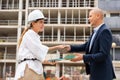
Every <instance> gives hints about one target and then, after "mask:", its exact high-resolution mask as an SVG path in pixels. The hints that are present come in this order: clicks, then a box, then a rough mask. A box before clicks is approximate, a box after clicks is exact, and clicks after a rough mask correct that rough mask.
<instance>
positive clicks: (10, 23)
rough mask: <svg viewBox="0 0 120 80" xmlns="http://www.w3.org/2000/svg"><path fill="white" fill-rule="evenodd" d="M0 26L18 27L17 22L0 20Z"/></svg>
mask: <svg viewBox="0 0 120 80" xmlns="http://www.w3.org/2000/svg"><path fill="white" fill-rule="evenodd" d="M0 25H18V20H0Z"/></svg>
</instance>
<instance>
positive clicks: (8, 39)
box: [0, 37, 17, 42]
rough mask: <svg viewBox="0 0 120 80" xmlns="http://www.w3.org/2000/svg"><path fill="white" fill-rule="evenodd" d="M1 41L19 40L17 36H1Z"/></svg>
mask: <svg viewBox="0 0 120 80" xmlns="http://www.w3.org/2000/svg"><path fill="white" fill-rule="evenodd" d="M0 42H17V37H0Z"/></svg>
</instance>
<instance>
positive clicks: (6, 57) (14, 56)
mask: <svg viewBox="0 0 120 80" xmlns="http://www.w3.org/2000/svg"><path fill="white" fill-rule="evenodd" d="M15 58H16V53H14V54H13V53H7V54H6V55H4V53H3V52H0V59H15Z"/></svg>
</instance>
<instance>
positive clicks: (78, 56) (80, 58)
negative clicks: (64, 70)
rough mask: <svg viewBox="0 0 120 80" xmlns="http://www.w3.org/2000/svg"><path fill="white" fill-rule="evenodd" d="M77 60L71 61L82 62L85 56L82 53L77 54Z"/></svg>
mask: <svg viewBox="0 0 120 80" xmlns="http://www.w3.org/2000/svg"><path fill="white" fill-rule="evenodd" d="M75 56H76V57H75V58H73V59H71V61H74V62H75V61H80V60H83V54H81V53H75Z"/></svg>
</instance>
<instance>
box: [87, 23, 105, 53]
mask: <svg viewBox="0 0 120 80" xmlns="http://www.w3.org/2000/svg"><path fill="white" fill-rule="evenodd" d="M103 24H104V23H102V24H100V25H99V26H98V27H96V28H94V34H93V35H92V38H91V40H90V46H89V52H90V50H91V47H92V44H93V40H94V38H95V35H96V33H97V31H98V30H99V28H100V27H101V26H102V25H103Z"/></svg>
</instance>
